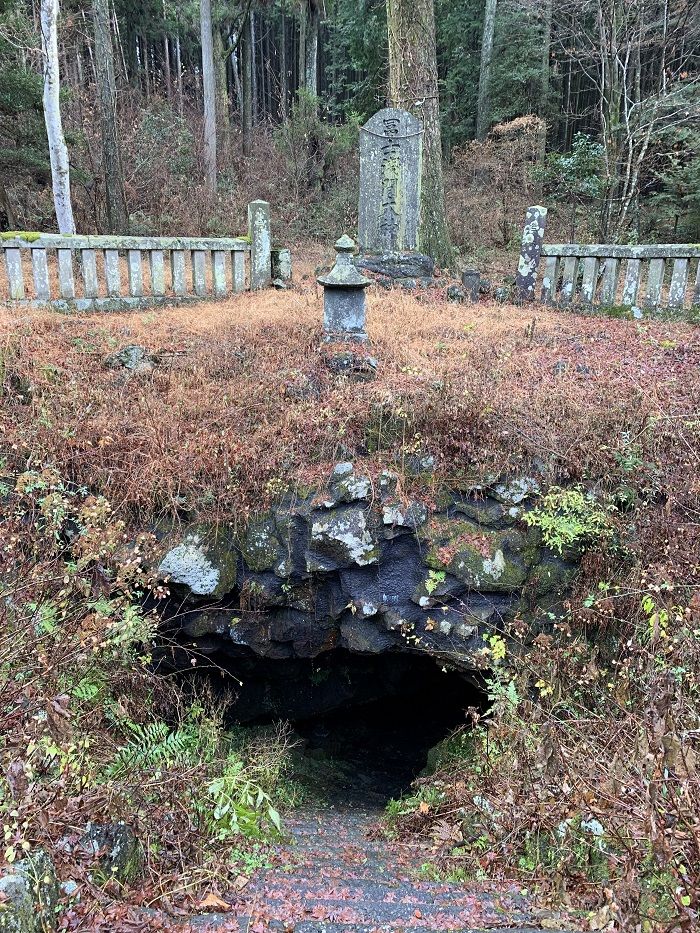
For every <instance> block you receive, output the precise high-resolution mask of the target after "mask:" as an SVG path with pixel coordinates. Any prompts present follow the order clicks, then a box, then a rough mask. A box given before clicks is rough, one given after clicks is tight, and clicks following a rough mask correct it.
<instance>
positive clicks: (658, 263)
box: [644, 259, 666, 311]
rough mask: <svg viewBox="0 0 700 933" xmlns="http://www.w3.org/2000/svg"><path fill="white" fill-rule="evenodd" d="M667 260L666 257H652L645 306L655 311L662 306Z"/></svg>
mask: <svg viewBox="0 0 700 933" xmlns="http://www.w3.org/2000/svg"><path fill="white" fill-rule="evenodd" d="M665 269H666V261H665V260H664V259H650V260H649V272H648V277H647V294H646V298H645V301H644V307H645V308H648V309H649V310H650V311H655V310H656V309H657V308H659V307H661V292H662V289H663V285H664V272H665Z"/></svg>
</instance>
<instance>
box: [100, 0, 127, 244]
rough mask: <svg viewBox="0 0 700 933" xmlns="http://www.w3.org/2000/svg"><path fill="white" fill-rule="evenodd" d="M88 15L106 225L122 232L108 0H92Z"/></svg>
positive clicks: (123, 210) (124, 213) (123, 208)
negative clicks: (97, 102)
mask: <svg viewBox="0 0 700 933" xmlns="http://www.w3.org/2000/svg"><path fill="white" fill-rule="evenodd" d="M92 17H93V28H94V30H95V61H96V65H97V94H98V98H99V102H100V131H101V135H102V159H103V163H104V170H105V196H106V202H107V227H108V230H109V232H110V233H125V232H126V230H127V226H128V214H127V210H126V198H125V195H124V176H123V173H122V162H121V155H120V152H119V134H118V132H117V112H116V107H117V90H116V85H115V80H114V53H113V47H112V31H111V29H110V24H109V0H92Z"/></svg>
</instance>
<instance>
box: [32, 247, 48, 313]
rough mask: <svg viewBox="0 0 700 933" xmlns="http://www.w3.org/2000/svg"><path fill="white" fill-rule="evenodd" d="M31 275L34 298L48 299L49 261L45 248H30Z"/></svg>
mask: <svg viewBox="0 0 700 933" xmlns="http://www.w3.org/2000/svg"><path fill="white" fill-rule="evenodd" d="M32 276H33V279H34V297H35V298H36V300H37V301H49V300H50V299H51V287H50V285H49V263H48V260H47V257H46V250H45V249H33V250H32Z"/></svg>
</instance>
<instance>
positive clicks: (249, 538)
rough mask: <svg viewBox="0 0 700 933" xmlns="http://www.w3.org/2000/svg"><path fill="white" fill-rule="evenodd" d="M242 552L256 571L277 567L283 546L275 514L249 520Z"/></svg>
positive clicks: (251, 567) (260, 571)
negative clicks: (281, 545)
mask: <svg viewBox="0 0 700 933" xmlns="http://www.w3.org/2000/svg"><path fill="white" fill-rule="evenodd" d="M241 552H242V554H243V560H244V561H245V562H246V565H247V566H248V567H249V568H250V569H251V570H252V571H253V572H254V573H263V572H264V571H265V570H272V569H274V567H276V565H277V564H278V563H279V560H280V557H281V547H280V542H279V539H278V537H277V526H276V523H275V517H274V515H272V514H271V513H266V514H263V515H256V516H255V517H254V518H252V519H251V520H250V521H249V523H248V528H247V529H246V533H245V536H244V538H243V542H242V544H241Z"/></svg>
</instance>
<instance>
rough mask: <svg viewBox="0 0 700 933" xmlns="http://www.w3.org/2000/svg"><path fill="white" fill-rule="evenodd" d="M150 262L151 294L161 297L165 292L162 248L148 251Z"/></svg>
mask: <svg viewBox="0 0 700 933" xmlns="http://www.w3.org/2000/svg"><path fill="white" fill-rule="evenodd" d="M148 255H149V261H150V264H151V294H152V295H153V296H154V297H155V298H162V297H163V295H164V294H165V257H164V255H163V250H162V249H151V250H149V251H148Z"/></svg>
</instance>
